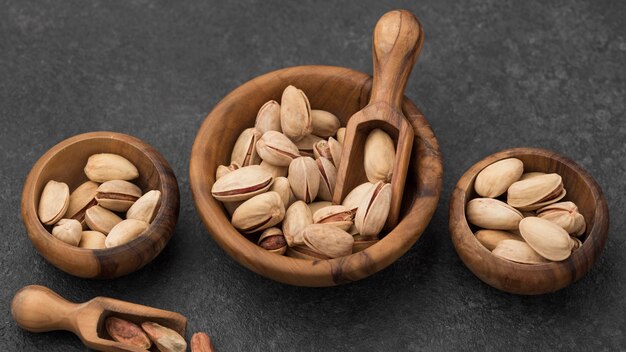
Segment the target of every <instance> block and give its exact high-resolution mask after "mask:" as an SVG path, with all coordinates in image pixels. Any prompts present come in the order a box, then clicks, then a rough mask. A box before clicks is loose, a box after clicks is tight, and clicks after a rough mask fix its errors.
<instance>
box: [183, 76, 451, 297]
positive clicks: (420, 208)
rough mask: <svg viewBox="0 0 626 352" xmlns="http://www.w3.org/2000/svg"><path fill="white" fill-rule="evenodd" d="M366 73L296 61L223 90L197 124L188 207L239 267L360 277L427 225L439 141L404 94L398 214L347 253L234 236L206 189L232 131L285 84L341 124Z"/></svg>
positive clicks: (322, 278)
mask: <svg viewBox="0 0 626 352" xmlns="http://www.w3.org/2000/svg"><path fill="white" fill-rule="evenodd" d="M371 82H372V79H371V77H369V76H367V75H365V74H363V73H360V72H357V71H353V70H350V69H347V68H341V67H333V66H298V67H291V68H286V69H282V70H278V71H274V72H270V73H267V74H265V75H262V76H259V77H257V78H255V79H253V80H251V81H249V82H247V83H245V84H243V85H241V86H240V87H238V88H237V89H235V90H234V91H232V92H231V93H230V94H228V95H227V96H226V97H225V98H224V99H223V100H222V101H221V102H220V103H219V104H218V105H217V106H216V107H215V108H214V109H213V111H211V113H209V115H208V116H207V117H206V119H205V120H204V122H203V123H202V126H201V127H200V129H199V130H198V134H197V136H196V140H195V142H194V145H193V149H192V152H191V160H190V169H189V173H190V184H191V190H192V194H193V197H194V202H195V205H196V209H197V210H198V214H199V215H200V218H201V219H202V221H203V222H204V224H205V226H206V228H207V229H208V231H209V233H210V234H211V235H212V236H213V238H214V239H215V241H216V242H217V243H218V244H219V245H220V246H221V247H222V248H223V249H224V250H225V251H226V252H227V253H228V254H229V255H230V256H231V257H233V258H234V259H235V260H236V261H237V262H239V263H240V264H242V265H243V266H245V267H246V268H248V269H250V270H252V271H254V272H256V273H258V274H260V275H263V276H265V277H268V278H271V279H273V280H276V281H280V282H283V283H287V284H291V285H298V286H333V285H338V284H343V283H348V282H352V281H356V280H360V279H362V278H365V277H367V276H369V275H372V274H374V273H376V272H378V271H380V270H382V269H383V268H385V267H387V266H388V265H390V264H391V263H393V262H394V261H395V260H396V259H398V258H399V257H400V256H401V255H403V254H404V253H405V252H406V251H407V250H408V249H409V248H411V246H412V245H413V244H414V243H415V241H417V239H418V238H419V237H420V236H421V234H422V232H423V231H424V229H425V228H426V226H427V225H428V222H429V221H430V219H431V217H432V215H433V213H434V211H435V208H436V206H437V202H438V200H439V195H440V192H441V181H442V180H441V177H442V163H441V156H440V153H439V145H438V143H437V140H436V139H435V136H434V134H433V131H432V129H431V128H430V126H429V124H428V122H427V121H426V119H425V118H424V116H423V114H422V113H421V112H420V111H419V110H418V109H417V107H416V106H415V105H414V104H413V103H412V102H411V101H409V100H408V99H406V98H405V99H404V101H403V104H402V109H403V112H404V114H405V116H406V117H407V119H408V121H409V122H410V124H411V126H412V128H413V132H414V134H415V136H416V138H415V139H414V140H413V143H412V146H413V152H412V154H411V161H410V163H409V170H410V172H409V173H408V175H407V181H406V185H405V192H404V198H403V203H402V207H401V212H400V214H401V221H400V222H399V223H398V225H397V226H396V227H395V228H394V229H393V230H392V231H390V232H389V233H388V234H386V236H384V237H383V238H382V240H381V241H379V242H378V243H377V244H375V245H373V246H371V247H369V248H368V249H366V250H364V251H362V252H359V253H356V254H352V255H350V256H347V257H343V258H337V259H332V260H319V261H307V260H302V259H295V258H290V257H284V256H279V255H276V254H272V253H269V252H267V251H265V250H264V249H262V248H260V247H259V246H257V245H256V244H254V243H252V242H250V241H249V240H247V239H246V238H245V237H244V236H242V235H241V234H240V233H239V232H238V231H237V230H236V229H235V228H234V227H233V226H232V225H231V224H230V222H229V217H228V216H227V213H226V211H225V210H224V208H223V206H222V204H221V203H220V202H219V201H217V200H216V199H215V198H213V197H212V195H211V187H212V186H213V183H214V182H215V170H216V168H217V167H218V166H219V165H220V164H227V163H229V162H230V153H231V150H232V148H233V145H234V144H235V140H236V139H237V136H239V134H240V133H241V132H242V131H243V130H244V129H245V128H247V127H250V126H253V125H254V121H255V118H256V114H257V111H258V109H259V108H260V107H261V106H262V105H263V104H264V103H265V102H267V101H268V100H272V99H273V100H277V99H279V98H280V96H281V94H282V91H283V90H284V89H285V87H287V86H288V85H290V84H291V85H294V86H296V87H298V88H300V89H302V90H303V91H304V92H305V94H306V95H307V97H309V100H310V103H311V107H312V108H313V109H323V110H327V111H330V112H332V113H333V114H335V115H336V116H337V117H338V118H339V119H340V120H341V122H342V124H343V125H345V123H346V121H347V120H348V118H349V117H350V116H352V115H353V114H354V113H355V112H356V111H359V110H360V109H362V108H363V107H364V106H365V105H366V104H367V101H368V98H369V95H370V89H371Z"/></svg>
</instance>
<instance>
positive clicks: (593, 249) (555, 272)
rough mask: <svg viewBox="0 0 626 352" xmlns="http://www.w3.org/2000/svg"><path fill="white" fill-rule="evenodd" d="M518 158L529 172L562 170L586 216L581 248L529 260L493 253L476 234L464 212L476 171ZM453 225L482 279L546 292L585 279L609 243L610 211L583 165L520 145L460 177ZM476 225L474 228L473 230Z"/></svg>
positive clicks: (463, 254) (460, 249)
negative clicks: (560, 257) (554, 258)
mask: <svg viewBox="0 0 626 352" xmlns="http://www.w3.org/2000/svg"><path fill="white" fill-rule="evenodd" d="M511 157H515V158H518V159H520V160H521V161H522V162H524V172H531V171H541V172H546V173H552V172H555V173H558V174H559V175H561V177H562V178H563V184H564V186H565V189H566V190H567V195H566V196H565V198H564V199H563V201H568V200H569V201H572V202H574V203H576V205H577V206H578V210H579V212H580V213H581V214H582V215H583V216H584V217H585V220H586V221H587V231H586V233H585V235H584V237H582V238H581V240H582V241H583V245H582V247H580V248H579V249H578V250H576V251H574V252H573V253H572V255H571V256H570V257H569V258H568V259H566V260H564V261H561V262H551V263H547V264H537V265H527V264H518V263H514V262H511V261H508V260H505V259H501V258H499V257H496V256H495V255H493V254H492V253H491V252H490V251H489V250H488V249H486V248H485V247H484V246H483V245H482V244H480V242H478V240H477V239H476V236H475V235H474V231H475V230H476V229H475V228H474V227H473V225H472V226H470V225H469V224H468V222H467V219H466V217H465V206H466V204H467V202H468V201H469V200H471V199H472V198H475V197H476V193H475V191H474V180H475V179H476V175H478V173H479V172H480V171H481V170H482V169H484V168H485V167H487V166H488V165H490V164H493V163H494V162H496V161H498V160H502V159H506V158H511ZM449 226H450V234H451V236H452V242H453V243H454V247H455V248H456V251H457V253H458V254H459V257H460V258H461V260H462V261H463V262H464V263H465V265H466V266H467V267H468V268H469V269H470V270H471V271H472V272H473V273H474V274H475V275H476V276H478V277H479V278H480V279H481V280H483V281H484V282H486V283H487V284H489V285H491V286H493V287H495V288H497V289H500V290H502V291H506V292H510V293H516V294H526V295H534V294H542V293H547V292H553V291H557V290H560V289H562V288H564V287H566V286H568V285H569V284H571V283H573V282H575V281H577V280H578V279H580V278H581V277H582V276H583V275H585V273H586V272H587V271H589V269H590V268H591V266H592V265H593V263H594V262H595V261H596V259H597V258H598V256H600V253H602V250H603V249H604V244H605V243H606V240H607V237H608V229H609V212H608V207H607V203H606V199H605V198H604V195H603V194H602V190H601V189H600V186H598V184H597V183H596V181H595V180H594V179H593V178H592V177H591V175H589V174H588V173H587V172H586V171H585V170H583V169H582V168H581V167H580V166H578V165H577V164H576V163H574V162H573V161H572V160H570V159H568V158H566V157H564V156H561V155H559V154H557V153H554V152H551V151H548V150H544V149H537V148H516V149H509V150H504V151H502V152H499V153H496V154H493V155H490V156H488V157H487V158H485V159H483V160H481V161H480V162H478V163H477V164H475V165H474V166H472V167H471V168H470V169H469V170H468V171H467V172H465V174H464V175H463V176H462V177H461V179H460V180H459V182H458V183H457V185H456V188H455V189H454V192H453V193H452V197H451V199H450V213H449ZM473 230H474V231H473Z"/></svg>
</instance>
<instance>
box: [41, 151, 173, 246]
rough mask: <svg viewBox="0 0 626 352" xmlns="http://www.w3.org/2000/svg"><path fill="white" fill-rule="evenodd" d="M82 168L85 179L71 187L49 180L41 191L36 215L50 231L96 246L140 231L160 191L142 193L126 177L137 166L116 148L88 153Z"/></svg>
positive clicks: (75, 242) (126, 238) (69, 241)
mask: <svg viewBox="0 0 626 352" xmlns="http://www.w3.org/2000/svg"><path fill="white" fill-rule="evenodd" d="M84 172H85V175H87V178H88V179H89V181H87V182H85V183H83V184H81V185H80V186H78V187H77V188H76V189H75V190H73V191H72V192H71V193H70V189H69V187H68V185H67V184H66V183H64V182H57V181H54V180H50V181H48V183H47V184H46V186H45V187H44V189H43V191H42V192H41V197H40V199H39V207H38V215H39V220H40V221H41V222H42V223H43V224H44V225H46V226H53V227H52V231H51V233H52V236H54V237H56V238H58V239H59V240H61V241H63V242H65V243H67V244H71V245H73V246H78V247H80V248H88V249H102V248H111V247H115V246H119V245H122V244H124V243H127V242H130V241H131V240H133V239H135V238H136V237H139V236H140V235H141V234H143V233H144V231H145V230H146V229H147V228H148V225H149V224H150V223H151V222H152V220H153V219H154V216H155V215H156V213H157V210H158V206H159V202H160V199H161V192H160V191H158V190H152V191H149V192H146V193H145V194H142V191H141V189H140V188H139V187H138V186H137V185H135V184H133V183H132V182H130V181H131V180H134V179H136V178H137V177H139V171H138V170H137V168H136V167H135V165H133V164H132V163H131V162H130V161H128V160H127V159H126V158H124V157H122V156H120V155H117V154H109V153H103V154H94V155H92V156H90V157H89V159H88V160H87V165H86V166H85V169H84ZM124 214H125V217H126V219H122V217H123V216H124Z"/></svg>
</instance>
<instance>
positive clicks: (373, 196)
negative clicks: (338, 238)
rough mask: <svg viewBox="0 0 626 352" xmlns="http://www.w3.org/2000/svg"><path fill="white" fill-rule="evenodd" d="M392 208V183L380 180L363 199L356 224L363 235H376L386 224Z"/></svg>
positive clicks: (355, 220) (355, 219)
mask: <svg viewBox="0 0 626 352" xmlns="http://www.w3.org/2000/svg"><path fill="white" fill-rule="evenodd" d="M390 208H391V184H389V183H384V182H383V181H378V182H377V183H376V184H375V185H374V187H372V188H371V189H370V190H369V191H368V192H367V193H366V194H365V196H364V197H363V199H362V200H361V204H359V208H358V210H357V212H356V215H355V217H354V225H355V226H356V228H357V230H358V231H359V233H360V234H361V235H363V236H376V235H378V233H379V232H380V231H381V230H382V229H383V226H385V222H386V221H387V215H389V209H390Z"/></svg>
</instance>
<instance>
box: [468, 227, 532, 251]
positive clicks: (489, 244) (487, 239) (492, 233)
mask: <svg viewBox="0 0 626 352" xmlns="http://www.w3.org/2000/svg"><path fill="white" fill-rule="evenodd" d="M476 239H477V240H478V242H480V244H482V245H483V246H485V248H487V249H488V250H490V251H493V250H494V249H495V248H496V247H497V246H498V243H500V241H502V240H516V241H524V239H523V238H522V237H521V236H519V235H515V234H513V233H511V232H508V231H502V230H480V231H478V232H476Z"/></svg>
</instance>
